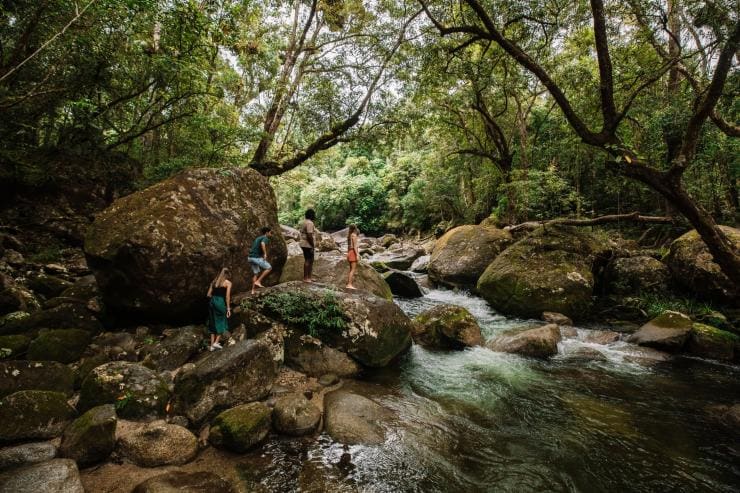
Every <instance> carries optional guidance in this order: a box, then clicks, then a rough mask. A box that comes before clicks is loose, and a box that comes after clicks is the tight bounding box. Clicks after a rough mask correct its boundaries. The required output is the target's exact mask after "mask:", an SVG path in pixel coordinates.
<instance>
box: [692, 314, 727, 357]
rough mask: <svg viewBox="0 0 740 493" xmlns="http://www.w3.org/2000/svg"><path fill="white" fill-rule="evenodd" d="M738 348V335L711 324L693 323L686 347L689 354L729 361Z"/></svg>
mask: <svg viewBox="0 0 740 493" xmlns="http://www.w3.org/2000/svg"><path fill="white" fill-rule="evenodd" d="M738 348H740V336H737V335H736V334H733V333H732V332H726V331H724V330H720V329H718V328H716V327H712V326H711V325H706V324H701V323H694V324H693V325H692V326H691V335H690V336H689V343H688V345H687V349H688V351H689V352H690V353H691V354H694V355H696V356H700V357H702V358H710V359H717V360H722V361H731V360H732V359H733V358H736V357H737V356H740V355H736V354H735V353H736V351H737V349H738Z"/></svg>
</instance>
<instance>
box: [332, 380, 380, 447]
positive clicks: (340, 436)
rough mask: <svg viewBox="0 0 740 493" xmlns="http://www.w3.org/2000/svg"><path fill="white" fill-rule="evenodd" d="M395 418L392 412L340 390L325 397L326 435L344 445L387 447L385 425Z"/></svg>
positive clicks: (365, 398) (368, 400) (364, 398)
mask: <svg viewBox="0 0 740 493" xmlns="http://www.w3.org/2000/svg"><path fill="white" fill-rule="evenodd" d="M391 416H392V415H391V413H390V411H389V410H387V409H385V408H384V407H382V406H381V405H379V404H377V403H375V402H373V401H372V400H370V399H368V398H367V397H363V396H361V395H358V394H354V393H352V392H349V391H345V390H341V389H340V390H335V391H333V392H328V393H327V394H325V395H324V423H325V428H326V432H327V433H328V434H329V436H331V437H332V438H333V439H334V440H336V441H338V442H341V443H345V444H349V445H354V444H366V445H379V444H381V443H383V442H384V441H385V431H384V429H383V426H382V425H381V423H383V422H384V421H386V420H388V419H389V418H390V417H391Z"/></svg>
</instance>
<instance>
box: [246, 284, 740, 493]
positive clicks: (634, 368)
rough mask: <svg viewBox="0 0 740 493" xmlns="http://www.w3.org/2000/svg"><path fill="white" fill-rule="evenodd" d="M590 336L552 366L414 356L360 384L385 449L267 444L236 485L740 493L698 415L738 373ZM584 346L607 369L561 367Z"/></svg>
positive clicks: (510, 358)
mask: <svg viewBox="0 0 740 493" xmlns="http://www.w3.org/2000/svg"><path fill="white" fill-rule="evenodd" d="M396 302H397V303H398V304H399V305H400V306H401V308H402V309H403V310H404V311H405V312H406V313H408V314H409V315H410V316H413V315H416V314H417V313H419V312H421V311H423V310H425V309H428V308H430V307H432V306H434V305H435V304H438V303H452V304H456V305H461V306H465V307H466V308H468V310H470V311H471V312H472V313H473V315H474V316H475V317H476V318H477V320H478V322H479V324H480V325H481V328H482V329H483V332H484V336H485V338H490V337H492V336H493V335H495V334H496V333H497V332H500V331H503V330H506V329H510V328H512V327H518V326H521V325H526V324H531V323H534V322H533V321H525V320H517V319H509V318H506V317H503V316H501V315H499V314H497V313H495V312H494V311H493V310H491V309H490V308H489V307H488V305H487V304H486V303H485V301H483V300H482V299H480V298H477V297H475V296H472V295H470V294H467V293H464V292H453V291H446V290H432V291H430V292H428V293H427V294H426V295H425V297H424V298H420V299H415V300H404V299H397V300H396ZM588 330H589V329H587V328H579V329H578V336H577V337H573V338H569V339H565V340H564V341H563V342H561V343H560V347H559V352H560V354H559V355H558V356H557V357H554V358H552V359H551V360H548V361H540V360H534V359H530V358H523V357H519V356H516V355H510V354H504V353H496V352H493V351H490V350H488V349H485V348H482V347H481V348H473V349H467V350H465V351H459V352H439V351H429V350H426V349H424V348H421V347H420V346H416V345H414V346H413V347H412V348H411V350H410V351H409V353H408V354H407V355H406V356H405V357H404V359H403V361H402V362H401V363H400V365H399V366H398V367H397V368H393V369H389V370H384V371H382V372H379V373H375V374H373V375H370V376H369V377H368V379H367V383H361V384H356V385H357V386H359V387H361V388H359V389H358V390H359V391H360V392H362V393H363V394H365V395H367V396H369V397H371V398H372V399H374V400H376V401H377V402H379V403H380V404H382V405H383V406H385V407H387V408H389V409H391V410H393V411H394V413H395V415H396V417H395V419H393V420H392V421H390V422H388V423H386V425H387V430H388V438H387V440H386V442H385V444H383V445H382V446H372V447H371V446H351V447H343V446H342V445H340V444H335V443H333V442H332V441H331V439H329V438H328V437H327V436H325V435H322V436H321V437H319V439H318V440H316V439H305V440H302V441H295V440H287V439H286V440H280V439H278V440H274V441H271V442H269V443H268V444H267V445H266V446H265V447H263V448H262V449H261V450H259V451H257V452H254V453H251V454H248V456H245V457H244V461H243V462H242V463H241V465H240V466H238V467H239V470H240V477H241V480H242V481H243V482H244V483H243V485H244V486H245V487H247V488H248V489H250V490H254V491H266V492H271V491H275V492H277V491H280V492H283V491H317V492H318V491H359V492H416V491H418V492H477V491H481V492H484V491H485V492H489V491H490V492H494V491H495V492H498V491H512V492H528V491H531V492H545V491H582V492H596V491H598V492H612V491H613V492H625V491H630V492H632V491H634V492H666V491H676V492H684V491H685V492H696V491H707V492H737V491H739V489H740V436H738V435H737V434H735V433H736V432H733V431H732V430H731V429H730V428H729V427H725V426H724V424H723V423H721V422H720V421H718V420H717V419H716V418H715V417H713V416H712V415H711V413H710V412H709V411H708V406H711V405H716V404H731V403H736V402H739V401H740V369H739V368H738V367H737V366H731V365H725V364H720V363H716V362H710V361H705V360H701V359H697V358H687V357H679V358H673V359H671V360H669V361H660V360H656V359H652V358H651V356H652V355H651V354H649V353H648V354H644V353H643V352H642V351H641V349H640V348H639V347H637V346H634V345H632V344H627V343H625V342H612V343H609V344H606V345H601V344H593V343H586V342H583V341H582V339H583V336H584V335H586V334H587V333H588ZM583 346H585V347H590V348H592V349H596V350H598V351H600V352H601V353H602V354H603V355H604V356H605V357H606V360H604V361H589V362H584V361H582V360H574V359H571V358H569V357H568V354H569V353H570V352H571V351H573V350H575V349H577V348H579V347H583ZM346 453H348V454H350V455H349V458H350V460H349V462H348V463H346V464H343V463H342V461H340V459H341V457H342V454H346ZM347 458H348V457H345V461H346V460H347Z"/></svg>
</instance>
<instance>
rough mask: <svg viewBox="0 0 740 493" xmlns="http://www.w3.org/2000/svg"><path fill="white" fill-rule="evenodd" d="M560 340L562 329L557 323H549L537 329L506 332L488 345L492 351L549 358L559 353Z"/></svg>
mask: <svg viewBox="0 0 740 493" xmlns="http://www.w3.org/2000/svg"><path fill="white" fill-rule="evenodd" d="M558 342H560V329H559V328H558V326H557V325H555V324H548V325H545V326H543V327H538V328H536V329H528V330H523V331H520V332H506V333H504V334H501V335H499V336H496V337H494V338H493V339H491V340H490V341H488V343H487V344H486V346H487V347H488V349H491V350H492V351H499V352H504V353H515V354H521V355H522V356H531V357H534V358H547V357H548V356H553V355H555V354H557V353H558Z"/></svg>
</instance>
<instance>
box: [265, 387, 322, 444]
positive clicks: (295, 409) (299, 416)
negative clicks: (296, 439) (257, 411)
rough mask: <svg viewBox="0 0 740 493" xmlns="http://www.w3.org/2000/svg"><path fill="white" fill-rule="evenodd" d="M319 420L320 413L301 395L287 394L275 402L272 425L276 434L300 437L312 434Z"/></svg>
mask: <svg viewBox="0 0 740 493" xmlns="http://www.w3.org/2000/svg"><path fill="white" fill-rule="evenodd" d="M320 420H321V411H319V408H318V407H316V406H315V405H313V404H312V403H311V401H309V400H308V399H306V397H305V396H304V395H303V394H297V393H293V394H288V395H285V396H283V397H280V398H279V399H278V400H277V401H276V402H275V407H274V408H273V411H272V423H273V425H274V426H275V429H276V430H277V431H278V433H282V434H283V435H292V436H301V435H308V434H310V433H313V432H314V431H315V430H316V427H318V425H319V421H320Z"/></svg>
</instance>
